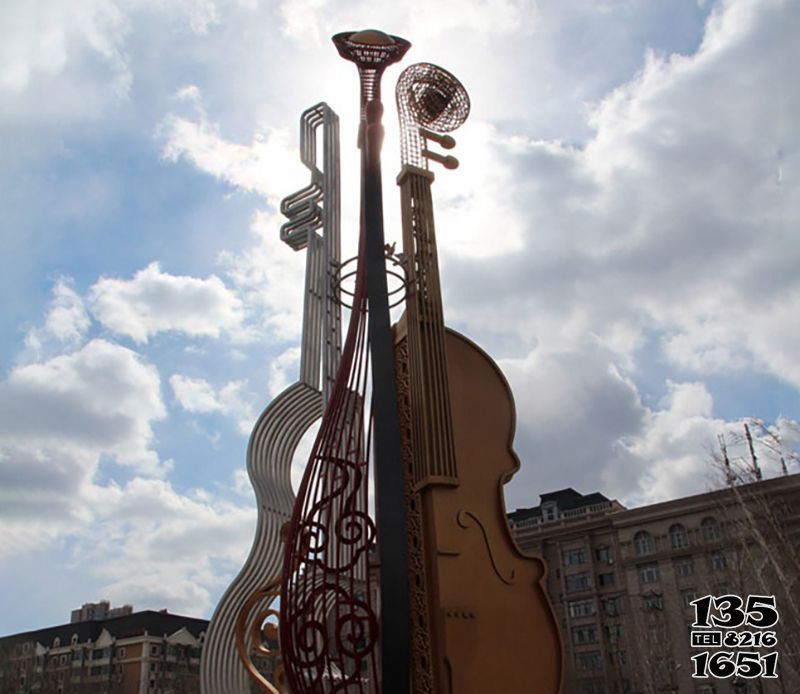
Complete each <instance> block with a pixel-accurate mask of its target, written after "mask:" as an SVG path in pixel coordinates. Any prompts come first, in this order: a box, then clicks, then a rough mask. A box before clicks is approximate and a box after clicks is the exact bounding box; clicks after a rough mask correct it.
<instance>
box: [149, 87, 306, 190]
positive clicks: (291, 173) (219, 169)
mask: <svg viewBox="0 0 800 694" xmlns="http://www.w3.org/2000/svg"><path fill="white" fill-rule="evenodd" d="M177 96H178V97H179V98H180V99H182V100H184V101H188V102H189V103H190V104H191V105H192V106H193V107H194V110H195V116H194V118H193V119H190V118H184V117H181V116H178V115H175V114H169V115H168V116H167V117H166V118H165V119H164V121H163V122H162V124H161V126H160V128H159V134H160V135H161V136H162V137H163V138H164V139H165V140H166V143H165V145H164V149H163V156H164V157H165V158H166V159H168V160H170V161H173V162H174V161H178V160H179V159H181V158H182V157H185V158H186V159H188V160H189V161H190V162H192V164H194V165H195V166H196V167H197V168H198V169H200V170H201V171H205V172H206V173H208V174H211V175H212V176H214V177H216V178H218V179H220V180H222V181H224V182H226V183H228V184H229V185H232V186H235V187H237V188H239V189H241V190H244V191H247V192H251V193H260V194H261V195H263V196H264V197H265V198H266V199H267V200H268V201H269V202H270V203H271V204H272V205H274V206H277V204H278V203H279V202H280V199H281V198H282V197H284V196H285V195H287V193H288V192H291V191H292V189H293V187H295V188H297V187H300V185H301V182H302V177H303V173H302V172H303V167H302V165H300V163H299V160H298V156H297V153H296V152H295V150H294V149H293V148H291V147H290V145H289V133H288V131H287V130H284V129H269V130H265V131H263V132H257V133H256V135H255V137H254V140H253V142H252V143H250V144H248V145H245V144H238V143H234V142H230V141H228V140H225V139H224V138H223V137H222V136H221V135H220V132H219V125H217V124H216V123H212V122H211V121H209V120H208V116H207V114H206V112H205V109H204V107H203V104H202V100H201V96H200V90H199V89H198V88H197V87H196V86H195V85H188V86H186V87H183V88H182V89H181V90H180V91H179V92H178V95H177ZM293 183H294V185H293Z"/></svg>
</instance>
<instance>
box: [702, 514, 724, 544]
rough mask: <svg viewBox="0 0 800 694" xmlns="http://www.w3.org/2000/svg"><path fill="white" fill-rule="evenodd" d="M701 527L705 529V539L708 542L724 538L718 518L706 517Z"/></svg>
mask: <svg viewBox="0 0 800 694" xmlns="http://www.w3.org/2000/svg"><path fill="white" fill-rule="evenodd" d="M700 527H701V528H702V529H703V539H704V540H705V541H706V542H714V541H716V540H720V539H722V530H720V527H719V521H718V520H717V519H716V518H704V519H703V522H702V523H700Z"/></svg>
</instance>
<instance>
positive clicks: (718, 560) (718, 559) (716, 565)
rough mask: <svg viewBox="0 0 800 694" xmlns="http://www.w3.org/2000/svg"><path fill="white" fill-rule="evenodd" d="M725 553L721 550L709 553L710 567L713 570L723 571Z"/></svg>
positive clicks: (725, 564)
mask: <svg viewBox="0 0 800 694" xmlns="http://www.w3.org/2000/svg"><path fill="white" fill-rule="evenodd" d="M727 565H728V564H727V562H726V561H725V555H724V554H723V553H722V552H714V553H712V555H711V569H712V570H713V571H723V570H724V569H725V567H726V566H727Z"/></svg>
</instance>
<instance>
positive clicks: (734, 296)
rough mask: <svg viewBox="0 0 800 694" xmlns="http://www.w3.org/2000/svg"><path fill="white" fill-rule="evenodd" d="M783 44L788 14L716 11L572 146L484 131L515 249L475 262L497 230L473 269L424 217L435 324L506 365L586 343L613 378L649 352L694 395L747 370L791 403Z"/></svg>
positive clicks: (797, 16) (793, 259)
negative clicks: (455, 330)
mask: <svg viewBox="0 0 800 694" xmlns="http://www.w3.org/2000/svg"><path fill="white" fill-rule="evenodd" d="M798 26H800V9H798V6H797V5H796V3H791V2H780V1H779V0H776V1H775V2H769V3H759V2H752V1H750V0H738V1H736V2H734V1H730V2H724V3H721V4H720V5H719V6H718V7H717V9H716V10H715V11H714V13H713V15H712V17H711V19H710V20H709V23H708V26H707V28H706V34H705V38H704V40H703V42H702V45H701V47H700V48H699V50H698V52H697V53H695V54H693V55H689V56H686V55H677V54H676V55H668V56H658V55H656V54H655V53H653V52H651V53H649V54H648V55H647V56H646V60H645V65H644V67H643V68H642V69H641V71H640V72H639V73H638V74H637V75H636V76H635V77H634V78H633V79H632V80H630V81H629V82H627V83H625V84H622V85H620V86H619V87H618V88H616V89H614V90H613V91H612V92H611V93H610V94H609V95H608V96H607V97H605V98H604V99H602V100H601V101H600V102H599V103H597V104H596V105H595V106H594V107H593V112H592V113H593V115H592V120H591V124H592V126H593V127H594V129H595V133H594V135H593V136H591V137H590V138H588V140H587V141H586V143H585V144H584V145H583V146H580V147H576V146H572V145H567V144H558V143H554V142H543V141H539V140H535V139H531V138H526V137H521V136H518V135H516V134H513V133H512V132H511V128H510V127H504V128H498V129H497V131H496V133H495V135H494V137H493V138H492V140H493V144H492V147H491V148H490V150H489V151H490V154H491V157H490V158H489V159H488V160H487V162H486V163H485V164H482V168H484V169H487V170H489V171H495V170H500V171H502V170H504V169H505V170H506V171H507V172H508V175H506V176H505V178H503V177H502V176H501V178H500V180H501V182H503V185H502V188H503V195H502V198H499V199H501V200H502V203H503V205H504V206H505V207H506V208H508V209H509V210H510V212H509V214H508V217H507V218H508V219H510V220H511V223H513V224H515V228H514V229H513V230H512V232H510V233H511V234H512V235H514V234H516V235H517V236H518V238H519V239H521V241H520V246H519V248H517V249H516V250H515V252H514V253H513V254H510V255H509V254H506V255H503V256H501V257H499V258H496V259H492V258H491V257H488V256H490V254H491V247H492V246H493V244H494V238H496V237H498V236H500V237H502V238H506V237H508V236H509V231H508V230H507V229H506V223H504V221H503V219H502V217H498V224H496V225H491V224H487V223H485V222H484V223H482V224H481V226H483V227H485V239H484V241H483V244H484V247H485V249H487V250H484V252H483V254H484V256H485V257H483V258H480V259H477V258H469V257H463V255H461V254H460V249H459V245H460V239H459V238H458V234H457V233H456V234H453V233H452V232H449V230H450V229H457V230H459V231H460V229H461V228H463V227H465V226H466V227H467V228H469V226H468V225H469V222H468V221H467V222H466V223H456V218H455V217H452V216H451V215H450V211H449V210H448V209H447V206H446V205H445V204H442V203H440V204H439V208H440V210H441V212H440V214H439V215H438V219H439V221H438V224H437V227H438V229H437V232H438V237H439V239H440V243H441V245H442V246H443V247H444V249H445V252H444V253H443V257H444V261H445V267H444V270H443V279H444V283H445V288H446V289H447V290H448V292H449V296H448V299H449V301H448V302H447V303H448V306H447V311H448V315H449V316H450V317H451V319H455V321H456V322H458V323H463V324H465V325H467V326H468V331H470V332H473V334H474V333H475V331H477V333H478V334H481V335H485V336H487V337H488V338H489V339H490V340H495V341H496V342H498V343H500V344H503V342H501V341H500V340H499V338H498V336H502V337H503V339H504V340H505V344H506V345H507V344H508V341H509V340H513V344H514V346H515V347H516V349H517V350H518V351H521V350H526V349H529V346H530V344H532V343H534V344H540V345H543V346H544V347H545V349H546V350H548V351H551V352H555V351H559V350H565V351H569V350H574V349H582V347H581V344H582V341H583V340H585V337H586V335H587V334H591V335H595V336H597V339H598V340H599V342H600V344H603V345H604V346H606V347H607V348H609V349H612V350H614V351H615V361H616V362H617V363H618V364H619V365H620V366H624V367H625V368H626V369H627V370H628V371H629V372H633V371H634V370H635V369H636V366H637V350H639V349H642V348H643V347H645V346H646V345H648V344H649V343H650V342H651V341H655V342H659V341H660V347H661V348H662V349H663V354H664V356H666V357H667V359H668V360H670V362H671V365H672V366H673V367H679V368H683V369H689V370H692V371H694V372H695V373H696V374H697V376H698V377H702V376H704V375H705V374H711V373H730V372H732V371H736V370H741V369H755V370H761V371H765V372H768V373H770V374H773V375H775V376H777V377H778V378H780V379H783V380H784V381H786V382H788V383H790V384H792V385H794V386H798V385H800V371H799V370H798V369H799V367H798V362H797V360H796V359H795V358H793V356H792V355H794V354H796V353H797V352H798V350H800V328H798V323H797V321H796V320H792V319H791V317H790V316H791V315H792V314H793V313H794V312H796V306H797V305H798V303H799V302H800V279H798V275H797V273H796V271H795V270H796V266H797V262H798V260H799V259H800V258H798V254H797V248H798V246H797V243H796V238H795V237H796V233H795V231H796V230H795V229H794V226H795V225H794V222H793V221H792V220H795V219H797V218H798V217H800V186H799V185H798V180H797V177H796V176H795V175H793V174H790V173H789V172H790V171H794V170H795V169H796V166H797V161H796V159H797V158H796V157H795V156H787V154H786V153H788V152H794V151H800V150H798V145H800V127H798V125H797V119H796V118H794V117H793V115H792V114H794V113H796V112H797V111H798V110H799V109H800V88H798V87H797V86H796V82H797V81H796V80H795V79H794V77H793V75H792V68H791V66H792V65H793V64H795V63H796V62H797V61H798V60H800V44H798V43H797V42H796V41H793V40H792V39H791V38H789V35H790V34H791V33H792V32H793V31H794V30H796V29H797V28H798ZM790 27H791V28H790ZM743 94H747V98H743V97H742V95H743ZM779 153H780V156H778V155H779ZM465 158H466V157H465ZM789 159H791V160H792V163H791V164H788V163H787V161H788V160H789ZM779 166H780V167H781V170H782V174H781V177H780V179H779V178H778V176H777V174H776V172H777V170H778V167H779ZM459 176H460V173H459V172H456V174H454V175H453V179H454V180H455V179H457V178H458V177H459ZM779 181H780V182H779ZM439 185H440V183H439V182H438V181H437V183H436V186H437V191H438V186H439ZM456 187H457V184H456ZM476 190H477V188H476ZM495 197H498V196H495ZM437 199H438V198H437ZM519 220H522V221H519ZM478 277H480V278H481V281H480V282H477V281H476V278H478ZM614 326H619V327H617V328H614ZM615 330H616V333H615V332H614V331H615ZM620 330H622V332H620Z"/></svg>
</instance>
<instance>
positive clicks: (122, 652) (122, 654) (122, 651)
mask: <svg viewBox="0 0 800 694" xmlns="http://www.w3.org/2000/svg"><path fill="white" fill-rule="evenodd" d="M124 657H125V647H124V646H120V647H119V648H118V649H117V658H124Z"/></svg>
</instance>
